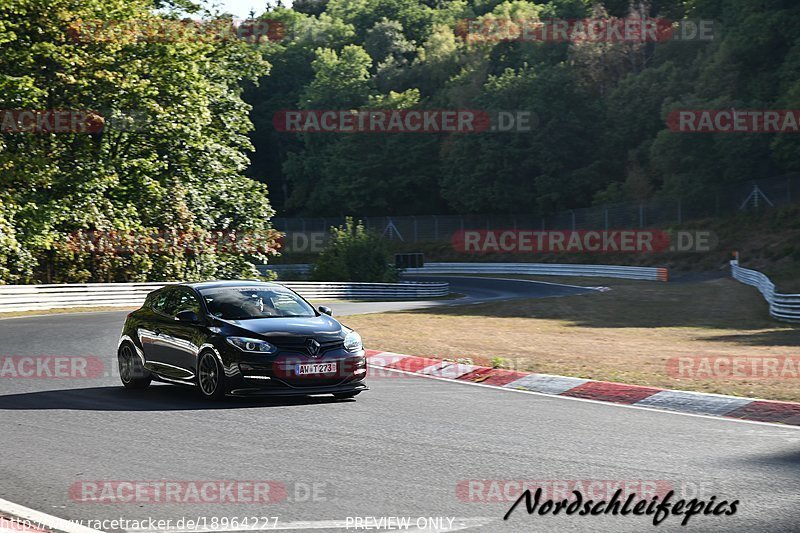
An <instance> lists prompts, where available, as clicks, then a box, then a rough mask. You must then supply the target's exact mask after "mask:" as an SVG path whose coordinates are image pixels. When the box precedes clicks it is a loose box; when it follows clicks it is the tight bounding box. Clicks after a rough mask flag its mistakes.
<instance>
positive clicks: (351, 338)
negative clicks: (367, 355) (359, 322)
mask: <svg viewBox="0 0 800 533" xmlns="http://www.w3.org/2000/svg"><path fill="white" fill-rule="evenodd" d="M363 347H364V345H363V344H362V343H361V335H359V334H358V333H356V332H355V331H351V332H350V333H348V334H347V335H345V337H344V349H345V350H347V351H348V352H357V351H359V350H361V349H362V348H363Z"/></svg>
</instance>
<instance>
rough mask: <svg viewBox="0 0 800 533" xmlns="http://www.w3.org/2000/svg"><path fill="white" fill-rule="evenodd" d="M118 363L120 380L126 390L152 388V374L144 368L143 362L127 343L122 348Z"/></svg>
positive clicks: (118, 354)
mask: <svg viewBox="0 0 800 533" xmlns="http://www.w3.org/2000/svg"><path fill="white" fill-rule="evenodd" d="M117 361H118V362H119V379H120V381H122V385H123V386H124V387H125V388H126V389H146V388H147V387H149V386H150V382H151V378H150V372H148V371H147V370H146V369H145V368H144V366H143V365H142V360H141V359H139V356H137V355H136V354H135V353H134V351H133V347H132V346H131V345H130V344H128V343H127V342H126V343H125V344H123V345H122V346H120V348H119V352H118V353H117Z"/></svg>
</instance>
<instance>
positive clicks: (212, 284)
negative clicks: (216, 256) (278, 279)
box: [177, 279, 283, 291]
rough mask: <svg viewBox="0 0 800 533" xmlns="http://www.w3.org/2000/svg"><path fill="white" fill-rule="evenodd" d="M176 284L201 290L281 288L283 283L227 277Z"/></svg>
mask: <svg viewBox="0 0 800 533" xmlns="http://www.w3.org/2000/svg"><path fill="white" fill-rule="evenodd" d="M177 286H178V287H190V288H192V289H195V290H197V291H202V290H204V289H222V288H225V287H242V286H247V287H264V288H270V287H281V288H283V285H281V284H280V283H272V282H270V281H253V280H248V279H240V280H235V279H232V280H231V279H229V280H217V281H200V282H197V283H181V284H179V285H177Z"/></svg>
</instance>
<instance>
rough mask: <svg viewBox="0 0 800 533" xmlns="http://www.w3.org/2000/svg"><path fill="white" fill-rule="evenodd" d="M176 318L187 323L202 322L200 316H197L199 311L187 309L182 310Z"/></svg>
mask: <svg viewBox="0 0 800 533" xmlns="http://www.w3.org/2000/svg"><path fill="white" fill-rule="evenodd" d="M175 320H177V321H178V322H185V323H187V324H197V323H199V322H200V317H199V316H197V313H195V312H194V311H190V310H188V309H187V310H186V311H181V312H180V313H178V314H177V315H175Z"/></svg>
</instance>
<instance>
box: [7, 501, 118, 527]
mask: <svg viewBox="0 0 800 533" xmlns="http://www.w3.org/2000/svg"><path fill="white" fill-rule="evenodd" d="M0 512H3V513H7V514H9V515H12V516H14V517H16V518H21V519H22V520H30V521H31V522H34V525H38V526H42V527H46V528H48V529H54V530H56V531H60V532H63V533H103V532H102V531H100V530H97V529H92V528H90V527H86V526H82V525H80V524H76V523H75V522H70V521H69V520H65V519H63V518H59V517H57V516H53V515H49V514H47V513H43V512H42V511H37V510H35V509H31V508H29V507H25V506H23V505H19V504H17V503H14V502H10V501H8V500H4V499H2V498H0Z"/></svg>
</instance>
